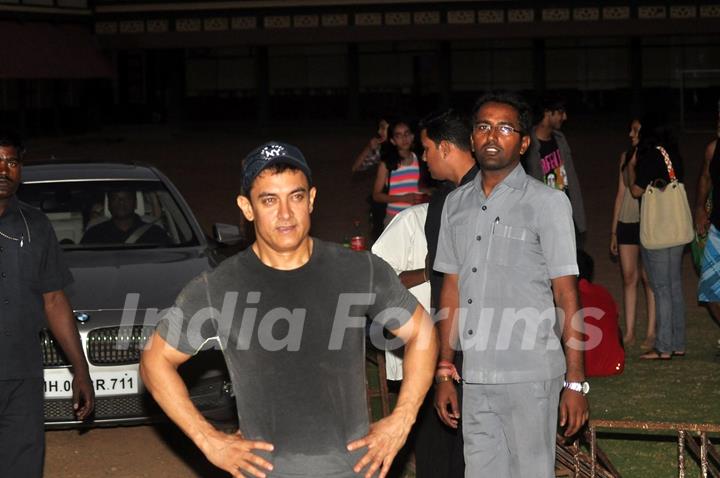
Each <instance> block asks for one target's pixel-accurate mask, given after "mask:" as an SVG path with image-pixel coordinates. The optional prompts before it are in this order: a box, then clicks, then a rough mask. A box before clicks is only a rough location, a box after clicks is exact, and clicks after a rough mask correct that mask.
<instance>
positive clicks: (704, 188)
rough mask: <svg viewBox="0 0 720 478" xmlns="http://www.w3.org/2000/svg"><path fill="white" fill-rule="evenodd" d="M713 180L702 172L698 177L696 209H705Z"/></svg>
mask: <svg viewBox="0 0 720 478" xmlns="http://www.w3.org/2000/svg"><path fill="white" fill-rule="evenodd" d="M710 186H711V181H710V177H709V176H706V175H705V174H701V175H700V178H699V179H698V186H697V197H696V199H695V209H696V210H700V209H702V210H705V202H706V201H707V198H708V195H709V194H710Z"/></svg>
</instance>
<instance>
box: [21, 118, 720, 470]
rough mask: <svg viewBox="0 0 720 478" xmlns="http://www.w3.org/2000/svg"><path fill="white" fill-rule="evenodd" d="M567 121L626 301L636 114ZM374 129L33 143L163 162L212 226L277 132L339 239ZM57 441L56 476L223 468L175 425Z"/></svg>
mask: <svg viewBox="0 0 720 478" xmlns="http://www.w3.org/2000/svg"><path fill="white" fill-rule="evenodd" d="M565 129H566V132H567V134H568V138H569V141H570V144H571V146H572V148H573V152H574V157H575V162H576V167H577V169H578V174H579V176H580V180H581V183H582V186H583V193H584V197H585V204H586V209H587V215H588V222H589V234H588V237H587V243H586V249H587V250H588V251H589V252H590V253H591V254H592V255H593V256H594V258H595V261H596V281H597V282H599V283H602V284H605V285H606V286H607V287H608V288H609V289H610V291H611V292H612V293H613V295H614V296H615V298H616V300H620V298H621V295H620V290H621V287H620V282H619V280H620V277H619V270H618V266H617V264H615V263H613V262H612V261H611V260H610V258H609V254H608V238H609V233H610V220H611V214H612V205H613V200H614V195H615V188H616V184H617V176H616V174H617V161H618V157H619V153H620V151H621V150H622V149H623V148H625V146H626V144H627V142H626V139H627V136H626V123H625V120H624V119H621V120H619V121H613V120H609V119H606V118H600V119H598V118H571V119H570V121H569V122H568V124H567V125H566V128H565ZM372 132H373V126H372V124H367V125H362V126H357V125H354V126H348V125H338V124H335V123H324V124H323V123H315V124H302V125H294V124H287V125H284V126H280V127H278V128H276V129H274V130H272V131H262V130H253V131H251V130H249V129H248V128H247V127H245V126H241V125H235V124H217V125H207V124H205V125H202V126H197V125H191V126H185V127H177V128H170V127H164V126H163V127H158V126H148V127H132V128H120V127H118V128H113V129H112V130H107V131H104V132H103V133H102V134H96V135H92V136H89V137H82V138H65V139H57V138H56V139H42V140H36V141H34V142H32V143H31V144H30V145H29V146H30V150H31V154H30V160H32V159H47V158H49V157H51V156H55V157H58V158H71V159H72V158H75V159H96V160H101V161H144V162H148V163H152V164H155V165H157V166H159V167H160V168H161V169H162V170H163V171H164V172H165V173H166V174H167V175H168V176H169V177H170V178H171V179H172V180H173V181H174V182H175V184H176V185H177V186H178V187H179V189H180V190H181V192H182V193H183V194H184V195H185V196H186V198H187V199H188V201H189V203H190V205H191V207H192V208H193V210H194V211H195V213H196V215H197V216H198V217H199V218H200V221H201V224H202V225H203V227H204V228H205V230H206V231H210V227H211V225H212V224H213V223H214V222H226V223H236V222H237V221H238V220H239V217H240V216H239V212H238V210H237V208H236V207H235V196H236V194H237V190H238V187H237V184H238V172H239V163H240V159H241V158H242V157H243V156H244V155H245V154H246V153H247V152H248V151H250V150H251V149H252V148H253V147H254V146H255V145H257V144H260V143H261V142H263V141H265V140H268V139H273V138H275V139H281V140H285V141H288V142H291V143H295V144H297V145H298V146H299V147H300V148H301V149H302V150H303V152H304V153H305V155H306V157H307V158H308V159H309V161H310V164H311V166H312V168H313V172H314V175H315V184H316V185H317V187H318V191H319V192H318V199H317V205H316V206H317V207H316V210H315V213H314V217H313V224H314V226H313V234H314V235H316V236H318V237H321V238H324V239H329V240H335V241H339V240H341V239H342V238H343V236H344V235H345V233H346V232H349V231H350V230H351V227H352V220H353V219H354V218H358V219H361V220H363V221H366V213H365V209H366V203H365V197H366V196H367V194H368V192H369V190H370V187H371V182H372V177H371V176H370V175H359V176H356V177H352V176H351V175H350V173H349V171H350V165H351V164H352V161H353V159H354V155H355V153H356V152H357V151H359V150H360V149H361V148H362V146H363V144H364V142H365V141H366V140H367V138H368V137H369V135H370V134H372ZM711 135H712V133H711V131H707V132H704V133H688V134H685V135H683V137H682V138H681V146H682V150H683V153H684V156H685V162H686V170H687V179H686V183H687V184H686V186H687V189H688V192H689V195H690V198H691V201H692V200H694V189H695V187H694V185H695V180H696V178H697V172H698V169H699V167H700V163H701V161H702V153H703V150H704V145H705V143H706V142H707V141H709V139H710V138H711V137H712V136H711ZM684 278H685V296H686V300H687V304H688V308H689V309H690V308H696V307H697V305H696V301H695V298H694V290H695V287H696V284H697V279H696V276H695V275H694V273H693V272H692V270H691V267H690V260H689V257H688V256H686V259H685V267H684ZM642 319H643V317H642V316H641V317H640V320H642ZM640 326H641V327H642V326H643V325H642V323H641V324H640ZM640 330H642V329H640ZM708 330H709V339H708V340H711V338H712V337H716V336H717V335H718V331H717V329H716V328H715V326H714V325H712V324H711V323H710V321H709V320H708ZM47 440H48V453H47V462H46V474H45V475H46V477H48V478H56V477H57V478H59V477H119V478H120V477H122V478H126V477H127V478H130V477H145V476H148V477H150V476H151V477H166V476H167V477H173V478H184V477H194V476H204V477H210V476H222V475H215V474H214V473H213V472H212V471H211V467H209V466H208V465H206V464H204V460H203V458H202V457H201V456H199V455H198V453H197V452H196V451H195V450H194V449H193V447H192V446H189V444H188V442H187V440H186V439H185V438H184V437H183V436H182V435H181V434H179V433H177V432H176V431H175V430H174V429H173V428H172V427H170V426H165V427H150V426H145V427H128V428H112V429H93V430H89V431H85V432H77V431H52V432H48V433H47Z"/></svg>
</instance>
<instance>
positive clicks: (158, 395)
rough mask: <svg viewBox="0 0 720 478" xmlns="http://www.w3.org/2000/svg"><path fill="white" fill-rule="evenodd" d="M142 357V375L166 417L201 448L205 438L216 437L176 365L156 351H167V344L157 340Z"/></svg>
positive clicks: (214, 430) (155, 337) (155, 338)
mask: <svg viewBox="0 0 720 478" xmlns="http://www.w3.org/2000/svg"><path fill="white" fill-rule="evenodd" d="M157 338H158V336H157V335H156V336H154V337H153V339H152V340H153V341H154V342H155V343H154V344H153V345H152V347H150V348H148V350H147V351H146V352H144V353H143V356H142V360H141V362H140V375H141V377H142V380H143V383H144V384H145V386H146V387H147V389H148V391H149V392H150V393H151V394H152V396H153V398H154V399H155V401H156V402H157V403H158V405H160V408H162V409H163V411H164V412H165V414H166V415H167V416H168V417H169V418H170V419H171V420H172V421H173V422H174V423H175V424H176V425H177V426H178V427H179V428H180V429H181V430H182V431H183V432H184V433H185V434H186V435H187V436H188V437H189V438H190V439H191V440H192V441H193V442H194V443H195V444H196V446H198V448H200V449H201V450H202V449H203V445H204V443H205V438H206V437H207V436H208V435H210V434H212V433H217V430H216V429H215V428H214V427H213V426H212V425H210V423H208V421H207V420H206V419H205V417H203V416H202V414H201V413H200V412H199V411H198V410H197V408H196V407H195V405H194V404H193V403H192V401H191V400H190V394H189V392H188V389H187V387H186V386H185V383H184V382H183V380H182V378H181V377H180V375H179V374H178V372H177V364H173V363H172V362H170V361H169V360H167V359H166V358H165V357H163V355H162V354H161V353H159V350H153V349H154V347H158V348H159V347H167V346H168V345H166V343H165V342H164V341H162V342H161V341H160V340H157Z"/></svg>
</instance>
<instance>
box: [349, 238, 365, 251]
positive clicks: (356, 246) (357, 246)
mask: <svg viewBox="0 0 720 478" xmlns="http://www.w3.org/2000/svg"><path fill="white" fill-rule="evenodd" d="M350 249H352V250H353V251H364V250H365V236H353V237H351V238H350Z"/></svg>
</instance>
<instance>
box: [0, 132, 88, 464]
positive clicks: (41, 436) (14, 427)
mask: <svg viewBox="0 0 720 478" xmlns="http://www.w3.org/2000/svg"><path fill="white" fill-rule="evenodd" d="M23 154H24V148H23V145H22V142H21V141H20V139H19V138H18V137H16V136H15V135H13V134H12V133H6V132H0V310H1V311H0V468H1V471H0V474H2V476H9V477H23V478H39V477H41V476H42V469H43V459H44V451H45V432H44V423H43V422H44V420H43V416H44V414H43V365H42V355H41V353H40V340H39V333H40V329H41V328H42V327H43V320H44V319H47V324H48V326H49V327H50V331H51V332H52V334H53V336H54V337H55V339H56V341H57V343H58V344H59V345H60V346H61V347H62V349H63V351H64V352H65V355H66V357H67V358H68V360H69V361H70V364H71V365H72V371H73V383H72V389H73V408H74V409H75V414H76V416H77V418H78V420H83V419H85V418H86V417H88V416H89V415H90V414H91V413H92V410H93V402H94V393H93V388H92V382H91V380H90V375H89V374H88V365H87V362H86V361H85V355H84V354H83V351H82V345H81V343H80V336H79V335H78V331H77V327H76V326H75V319H74V317H73V313H72V309H71V308H70V304H69V303H68V300H67V297H66V296H65V293H64V292H63V288H64V287H65V286H67V285H68V284H69V283H70V282H72V276H71V275H70V271H69V270H68V269H67V267H66V266H65V264H64V262H63V260H62V252H61V251H60V247H59V246H58V242H57V238H56V237H55V233H54V231H53V228H52V226H51V224H50V221H48V219H47V217H45V215H44V214H42V213H41V212H40V211H38V210H36V209H34V208H31V207H29V206H28V205H26V204H23V203H21V202H20V201H18V199H17V197H16V196H15V192H16V191H17V188H18V186H19V184H20V178H21V171H22V157H23Z"/></svg>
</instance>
